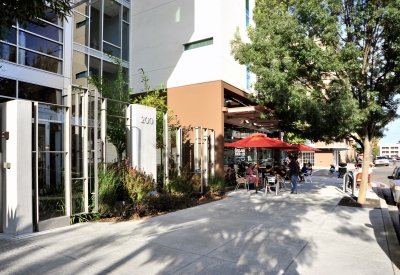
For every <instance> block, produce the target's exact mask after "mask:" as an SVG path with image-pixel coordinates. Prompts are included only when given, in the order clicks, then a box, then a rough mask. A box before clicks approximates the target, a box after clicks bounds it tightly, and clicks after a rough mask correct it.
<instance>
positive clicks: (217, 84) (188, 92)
mask: <svg viewBox="0 0 400 275" xmlns="http://www.w3.org/2000/svg"><path fill="white" fill-rule="evenodd" d="M167 104H168V106H169V107H170V108H171V109H172V110H173V111H174V114H175V115H177V116H178V120H179V121H180V123H181V125H182V126H189V125H190V126H191V127H195V126H201V127H203V128H208V129H213V130H214V131H215V139H216V140H215V145H216V155H215V162H216V163H215V165H216V166H215V169H216V170H215V171H216V173H217V174H219V175H223V169H224V115H223V113H222V107H223V104H224V91H223V87H222V81H212V82H206V83H200V84H193V85H187V86H181V87H175V88H168V91H167ZM191 139H192V140H191V143H193V136H191Z"/></svg>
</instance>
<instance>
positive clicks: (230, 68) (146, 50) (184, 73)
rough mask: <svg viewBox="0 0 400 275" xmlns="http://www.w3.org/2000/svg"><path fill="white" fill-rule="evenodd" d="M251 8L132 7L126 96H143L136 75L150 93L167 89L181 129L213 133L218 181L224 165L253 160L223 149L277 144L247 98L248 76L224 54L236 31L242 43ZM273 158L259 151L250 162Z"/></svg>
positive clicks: (249, 4) (217, 1)
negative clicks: (257, 137)
mask: <svg viewBox="0 0 400 275" xmlns="http://www.w3.org/2000/svg"><path fill="white" fill-rule="evenodd" d="M211 7H212V8H211ZM253 7H254V1H253V0H247V1H246V0H243V1H230V0H201V1H199V0H196V1H195V0H177V1H165V0H153V1H133V2H132V8H131V11H132V17H131V18H132V22H131V28H132V37H134V38H137V39H132V40H131V56H132V62H131V63H130V81H131V85H132V87H133V91H134V93H140V92H141V91H142V90H143V83H142V79H141V76H140V73H139V70H140V69H143V70H144V72H145V74H146V76H147V77H148V78H149V85H150V86H151V87H157V86H159V84H160V83H162V84H163V85H164V87H166V88H167V100H168V105H169V106H170V107H171V109H172V110H173V111H174V113H175V114H176V115H177V117H178V119H179V120H180V122H181V124H182V125H184V126H192V127H202V128H203V129H204V128H206V129H213V130H214V131H215V135H216V156H215V158H216V160H215V162H216V167H215V169H216V171H217V173H220V174H221V173H223V171H224V165H228V164H234V163H236V162H237V161H241V160H246V161H247V162H248V161H253V162H254V161H255V155H254V152H253V151H249V150H242V151H243V152H242V151H240V152H239V150H236V151H235V150H233V149H231V148H229V149H228V148H225V149H224V143H225V142H230V141H233V140H235V139H237V138H242V137H245V136H248V135H249V134H251V133H255V132H264V133H267V134H268V135H270V136H272V137H277V138H281V133H280V131H279V129H278V128H277V121H272V120H268V121H267V120H265V119H261V118H260V113H261V112H262V111H263V109H262V108H260V107H258V106H255V105H256V104H255V103H253V102H251V101H250V100H249V99H248V95H249V94H251V93H252V92H253V90H252V86H251V83H252V81H253V80H254V79H253V78H254V77H253V76H252V75H251V74H250V72H249V71H248V70H247V68H246V66H243V65H240V64H239V63H238V62H236V61H235V60H234V57H233V56H232V55H231V46H230V41H231V40H232V39H233V37H234V33H235V31H236V29H237V28H239V30H240V33H241V34H242V35H243V37H246V26H248V25H249V24H251V21H252V15H251V10H252V9H253ZM192 141H193V139H192ZM273 157H274V158H276V159H281V157H282V156H281V152H279V150H277V151H275V152H273V150H270V149H265V150H261V153H260V155H259V156H258V158H259V159H271V158H273Z"/></svg>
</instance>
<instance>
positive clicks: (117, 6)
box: [72, 0, 130, 87]
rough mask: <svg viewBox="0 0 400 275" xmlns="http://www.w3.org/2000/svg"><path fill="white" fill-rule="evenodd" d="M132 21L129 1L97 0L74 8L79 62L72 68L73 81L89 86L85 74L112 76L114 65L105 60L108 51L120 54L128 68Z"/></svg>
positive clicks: (77, 84)
mask: <svg viewBox="0 0 400 275" xmlns="http://www.w3.org/2000/svg"><path fill="white" fill-rule="evenodd" d="M129 25H130V10H129V5H128V4H127V3H126V2H123V1H120V0H116V1H112V0H98V1H93V3H92V4H88V3H85V4H82V5H79V6H78V7H76V8H75V9H74V22H73V26H74V34H73V37H74V49H75V51H74V66H75V65H78V66H79V69H75V68H73V76H72V78H73V84H74V85H76V86H82V87H87V86H88V85H87V81H86V80H85V79H84V78H86V77H88V76H90V75H101V76H103V77H106V78H112V76H111V75H110V73H115V70H111V71H112V72H111V71H110V67H113V66H110V65H109V63H108V62H106V61H103V59H108V58H107V57H106V56H107V55H111V56H114V57H117V58H121V59H122V60H124V61H123V62H122V66H123V67H124V68H128V64H127V62H126V61H128V62H129V30H130V26H129ZM108 60H109V59H108ZM87 66H89V68H86V67H87Z"/></svg>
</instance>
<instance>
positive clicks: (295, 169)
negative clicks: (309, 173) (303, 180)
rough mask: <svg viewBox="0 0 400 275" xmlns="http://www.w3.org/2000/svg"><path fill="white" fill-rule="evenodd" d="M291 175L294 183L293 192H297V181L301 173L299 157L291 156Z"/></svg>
mask: <svg viewBox="0 0 400 275" xmlns="http://www.w3.org/2000/svg"><path fill="white" fill-rule="evenodd" d="M289 169H290V170H289V175H290V179H291V181H292V184H293V189H292V193H291V194H297V183H298V180H299V175H300V166H299V164H298V163H297V158H296V157H291V158H290V162H289Z"/></svg>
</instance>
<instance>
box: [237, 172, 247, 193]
mask: <svg viewBox="0 0 400 275" xmlns="http://www.w3.org/2000/svg"><path fill="white" fill-rule="evenodd" d="M241 185H243V186H244V188H245V189H246V191H249V181H248V180H247V179H246V178H244V177H242V176H240V175H239V174H238V173H236V188H235V191H237V190H238V189H239V188H240V186H241Z"/></svg>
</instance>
